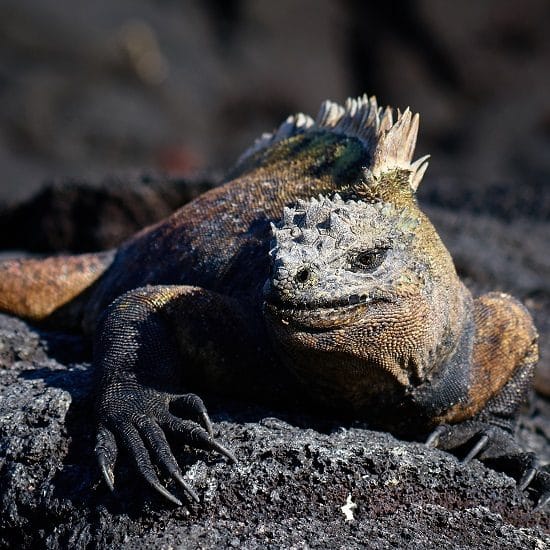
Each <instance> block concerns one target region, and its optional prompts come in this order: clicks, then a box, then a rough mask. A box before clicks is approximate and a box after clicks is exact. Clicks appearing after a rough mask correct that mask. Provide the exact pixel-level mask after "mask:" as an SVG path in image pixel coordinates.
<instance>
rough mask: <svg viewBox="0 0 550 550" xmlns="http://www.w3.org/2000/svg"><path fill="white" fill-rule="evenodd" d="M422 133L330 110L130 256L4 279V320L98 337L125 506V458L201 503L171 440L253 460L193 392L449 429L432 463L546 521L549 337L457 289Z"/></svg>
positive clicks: (30, 264) (103, 407) (252, 158)
mask: <svg viewBox="0 0 550 550" xmlns="http://www.w3.org/2000/svg"><path fill="white" fill-rule="evenodd" d="M417 128H418V116H414V117H413V116H411V114H410V112H409V111H405V112H404V113H399V114H398V117H397V121H396V122H395V123H393V118H392V114H391V110H390V109H386V110H385V111H382V110H381V109H379V108H378V107H377V105H376V102H375V100H374V99H373V98H371V99H370V100H369V99H368V98H366V97H363V98H360V99H358V100H349V101H348V102H347V103H346V107H345V108H342V107H340V106H338V105H336V104H334V103H330V102H326V103H325V104H324V105H323V107H322V108H321V112H320V114H319V116H318V118H317V120H316V121H315V122H314V121H313V120H312V119H310V118H309V117H306V116H304V115H297V116H295V117H290V118H289V119H288V120H287V121H286V122H285V123H284V124H283V125H282V126H281V127H280V128H279V129H278V130H277V132H276V133H274V134H270V135H266V136H263V137H262V138H261V139H260V140H259V141H258V142H257V143H256V144H255V145H254V147H252V148H251V149H250V150H249V151H247V152H246V153H245V155H244V156H243V157H241V159H240V161H239V162H238V164H237V166H236V167H235V168H234V169H233V171H232V173H231V174H230V175H229V176H228V178H227V183H225V184H224V185H222V186H221V187H218V188H216V189H213V190H211V191H209V192H207V193H205V194H203V195H201V196H199V197H198V198H197V199H195V200H194V201H192V202H191V203H189V204H187V205H185V206H184V207H183V208H181V209H180V210H178V211H177V212H175V213H174V214H173V215H172V216H170V217H169V218H167V219H166V220H164V221H162V222H160V223H158V224H156V225H154V226H151V227H149V228H146V229H145V230H143V231H141V232H140V233H138V234H137V235H135V236H134V237H133V238H132V239H130V240H129V241H127V242H126V243H124V244H123V245H122V246H120V247H119V248H118V249H117V250H116V251H114V252H111V253H106V254H103V255H85V256H74V257H64V258H57V259H53V260H52V259H47V260H44V261H37V260H30V261H24V260H23V261H16V260H11V261H5V262H3V263H0V308H2V309H3V310H4V311H7V312H10V313H14V314H17V315H19V316H22V317H25V318H28V319H31V320H33V321H35V322H44V323H50V324H51V323H60V322H65V324H70V323H73V324H74V323H76V322H78V323H79V324H80V326H81V327H82V328H83V329H84V330H85V331H86V332H88V333H94V334H95V348H94V363H95V366H96V368H97V369H98V371H99V372H100V373H101V380H100V385H99V389H98V399H97V422H98V429H97V445H96V455H97V458H98V461H99V464H100V467H101V469H102V471H103V474H104V477H105V479H106V481H107V483H108V484H109V486H110V487H111V488H112V487H113V484H114V478H113V469H114V464H115V461H116V457H117V451H118V446H119V445H122V446H124V447H125V448H126V449H127V450H128V451H129V452H130V455H131V456H133V458H134V459H135V462H136V466H137V469H138V471H139V472H140V473H141V474H142V476H143V478H144V479H145V480H146V481H147V482H148V483H149V484H150V485H151V486H152V487H154V488H155V489H156V490H158V491H159V492H161V493H162V494H163V495H164V496H166V497H167V498H168V499H169V500H171V501H172V502H175V503H180V500H179V499H178V498H176V497H175V496H174V495H172V494H170V493H169V492H168V491H167V490H166V489H165V488H164V487H163V486H162V485H161V483H160V481H159V479H158V477H157V475H156V472H155V468H154V464H155V463H156V464H158V465H160V466H162V468H163V469H165V470H166V471H167V472H168V473H169V474H170V475H171V476H172V477H174V479H176V480H177V481H178V482H179V483H180V485H181V486H182V488H183V490H184V491H185V493H186V494H187V495H188V496H189V497H190V498H193V499H195V500H198V496H197V495H196V494H195V492H194V491H193V489H192V488H191V487H189V486H188V485H187V484H186V483H185V482H184V481H183V478H182V474H181V471H180V469H179V466H178V464H177V462H176V460H175V459H174V457H173V454H172V452H171V450H170V447H169V444H168V442H167V440H166V436H165V432H166V431H172V432H177V433H179V434H180V435H181V436H183V437H184V438H185V439H186V440H187V442H189V443H190V444H192V445H196V446H201V447H205V448H208V449H214V450H217V451H219V452H221V453H222V454H224V455H226V456H227V457H228V458H229V459H231V460H232V459H234V457H233V455H232V453H231V452H230V451H228V450H227V449H225V448H224V447H222V446H221V445H220V444H219V443H217V442H216V441H215V440H214V439H213V437H212V428H211V425H210V421H209V419H208V415H207V413H206V409H205V408H204V405H203V403H202V401H201V400H200V398H198V397H197V396H196V395H195V394H191V393H184V394H182V393H179V392H181V391H182V390H184V389H185V390H190V389H193V390H194V391H198V390H201V389H208V390H209V391H214V392H218V393H226V394H231V395H239V396H241V397H250V396H254V397H255V398H256V399H264V400H271V401H278V402H282V403H285V402H288V401H289V400H290V399H292V396H293V395H297V394H299V393H300V392H301V391H303V389H304V388H305V389H307V390H309V393H310V394H311V399H312V400H313V401H316V402H318V403H321V404H322V406H323V407H324V408H330V409H336V410H338V411H340V412H345V413H349V414H352V415H354V416H357V417H361V418H364V419H367V420H369V421H370V422H372V423H373V424H376V425H379V426H380V427H382V428H385V429H390V430H392V431H394V432H396V433H406V434H409V435H410V434H412V433H414V434H419V433H423V432H426V433H427V432H428V431H430V430H432V429H434V428H435V431H434V432H433V434H432V436H431V437H430V438H429V441H428V443H429V444H430V445H439V446H440V447H442V448H445V449H455V448H457V447H458V446H460V445H463V444H467V445H469V447H470V452H469V453H468V454H467V456H466V459H467V460H469V459H471V458H473V457H474V456H479V457H480V458H481V459H484V460H487V461H488V462H491V463H493V464H497V465H498V464H500V465H504V467H505V469H507V470H508V471H515V472H516V473H518V474H520V475H521V476H522V479H521V481H520V487H521V488H525V487H527V486H528V485H529V484H530V483H534V484H535V485H536V486H537V487H538V489H539V491H540V494H541V496H540V499H539V504H538V505H539V506H544V504H545V503H546V502H547V501H548V499H549V498H550V476H549V475H548V474H547V473H546V472H544V471H541V470H540V469H539V468H538V464H537V462H536V459H535V457H533V456H532V455H530V454H527V453H524V452H522V450H521V449H519V447H518V446H517V445H516V443H515V442H514V439H513V435H512V431H513V427H514V423H515V419H516V417H517V410H518V407H519V406H520V404H521V403H522V402H523V400H524V399H525V396H526V392H527V390H528V388H529V384H530V378H531V376H532V372H533V367H534V364H535V363H536V359H537V357H536V355H537V346H536V338H537V334H536V331H535V329H534V327H533V324H532V321H531V319H530V317H529V315H528V313H527V312H526V310H525V309H524V308H523V307H522V306H521V305H520V304H519V303H518V302H516V301H515V300H514V299H513V298H511V297H509V296H506V295H502V294H488V295H485V296H482V297H480V298H478V299H476V300H474V299H473V298H472V297H471V295H470V293H469V292H468V291H467V290H466V288H465V287H464V285H463V284H462V283H461V282H460V280H459V279H458V276H457V274H456V271H455V268H454V265H453V262H452V259H451V257H450V255H449V253H448V252H447V250H446V249H445V247H444V245H443V244H442V242H441V240H440V239H439V237H438V235H437V233H436V231H435V229H434V228H433V226H432V225H431V223H430V222H429V220H428V219H427V218H426V217H425V216H424V214H423V213H422V212H421V211H420V209H419V208H418V206H417V204H416V199H415V191H416V188H417V187H418V184H419V182H420V180H421V178H422V175H423V173H424V171H425V169H426V166H427V164H426V159H425V158H424V159H420V160H419V161H416V162H412V155H413V152H414V145H415V141H416V133H417ZM337 194H338V195H337ZM319 195H321V197H320V198H319V199H318V200H317V199H314V198H313V197H317V196H319ZM341 197H343V198H341ZM289 205H294V206H293V207H291V208H284V207H285V206H289ZM281 216H282V219H281ZM278 220H279V221H278ZM272 222H277V223H276V224H274V225H272ZM22 296H25V297H26V299H25V300H24V301H22V300H21V297H22ZM176 411H177V412H178V415H176ZM184 418H186V419H184Z"/></svg>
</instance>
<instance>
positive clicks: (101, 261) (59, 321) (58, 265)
mask: <svg viewBox="0 0 550 550" xmlns="http://www.w3.org/2000/svg"><path fill="white" fill-rule="evenodd" d="M113 258H114V251H108V252H101V253H96V254H79V255H74V256H71V255H61V256H51V257H49V258H43V259H36V258H22V259H21V258H17V259H14V258H9V259H5V260H2V261H0V311H2V312H4V313H10V314H12V315H17V316H18V317H22V318H23V319H27V320H29V321H33V322H39V323H47V324H48V325H53V326H59V327H60V328H78V324H79V322H80V321H81V318H82V313H83V309H84V306H85V303H86V299H85V298H86V297H87V296H88V295H89V290H90V289H91V287H92V285H93V284H94V283H95V282H96V281H97V280H98V279H99V278H100V276H101V275H102V274H103V273H104V272H105V270H106V269H107V268H108V267H109V265H110V264H111V262H112V261H113ZM87 291H88V292H87Z"/></svg>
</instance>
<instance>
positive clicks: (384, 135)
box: [238, 94, 429, 202]
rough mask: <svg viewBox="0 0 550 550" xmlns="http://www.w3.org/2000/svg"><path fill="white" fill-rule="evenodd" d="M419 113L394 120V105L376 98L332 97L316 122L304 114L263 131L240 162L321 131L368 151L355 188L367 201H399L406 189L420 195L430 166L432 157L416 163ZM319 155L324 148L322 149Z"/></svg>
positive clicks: (404, 113) (403, 113)
mask: <svg viewBox="0 0 550 550" xmlns="http://www.w3.org/2000/svg"><path fill="white" fill-rule="evenodd" d="M418 124H419V116H418V114H414V115H413V114H412V113H411V111H410V110H409V109H408V108H407V109H405V110H404V111H400V110H399V109H397V117H396V120H395V122H394V115H393V110H392V109H391V107H386V108H385V109H383V108H382V107H379V106H378V104H377V101H376V98H375V97H374V96H372V97H370V98H369V97H368V96H367V95H366V94H365V95H363V96H361V97H359V98H357V99H352V98H349V99H348V100H347V101H346V103H345V105H344V106H341V105H339V104H338V103H335V102H332V101H325V102H323V103H322V105H321V108H320V110H319V113H318V115H317V117H316V118H315V120H314V119H313V118H311V117H310V116H308V115H305V114H303V113H298V114H296V115H292V116H289V117H288V118H287V119H286V120H285V122H283V123H282V124H281V125H280V126H279V128H278V129H277V130H275V131H274V132H272V133H265V134H263V135H262V136H261V137H260V138H259V139H258V140H256V142H255V143H254V145H253V146H252V147H250V148H249V149H248V150H247V151H245V153H244V154H243V155H242V156H241V157H240V159H239V162H238V165H240V164H243V163H245V162H246V161H247V160H248V159H250V158H252V157H254V156H255V155H257V154H259V153H261V152H265V153H268V154H269V153H270V151H271V150H274V149H276V148H275V147H274V146H276V145H277V144H279V143H281V144H283V143H285V142H288V141H289V140H292V139H293V138H296V137H297V136H303V135H308V134H309V135H313V134H316V133H320V134H325V135H326V134H327V133H330V135H331V136H333V137H334V136H341V137H345V138H351V139H356V140H358V141H359V142H360V143H361V145H362V147H363V149H364V153H365V155H364V158H363V166H362V177H361V178H360V182H358V183H357V184H356V185H355V186H353V188H352V190H353V191H355V192H356V193H355V194H356V195H357V196H359V197H362V198H365V199H367V200H372V199H384V200H389V199H393V200H394V202H398V201H399V198H398V195H401V194H402V193H403V192H406V195H408V196H410V195H411V194H414V193H415V192H416V190H417V188H418V185H419V183H420V181H421V179H422V177H423V175H424V173H425V171H426V169H427V168H428V159H429V155H426V156H423V157H421V158H419V159H417V160H416V161H414V162H413V154H414V149H415V145H416V139H417V135H418ZM316 154H318V152H316Z"/></svg>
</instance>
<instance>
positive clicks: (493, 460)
mask: <svg viewBox="0 0 550 550" xmlns="http://www.w3.org/2000/svg"><path fill="white" fill-rule="evenodd" d="M426 445H427V446H428V447H433V448H438V449H442V450H445V451H459V452H460V451H465V452H466V454H465V456H464V458H463V459H462V462H463V463H464V464H467V463H468V462H470V461H471V460H472V459H473V458H477V459H478V460H480V461H482V462H484V463H485V464H487V465H489V466H491V467H492V468H494V469H495V470H499V471H503V472H505V473H507V474H511V475H512V476H514V477H515V478H516V479H519V481H518V488H519V490H520V491H523V490H525V489H527V488H528V487H532V488H534V489H535V490H536V491H537V493H538V494H539V498H538V502H537V504H536V506H535V510H540V509H542V508H543V507H544V506H546V504H548V502H550V472H548V471H547V470H545V469H544V468H542V467H541V466H540V464H539V462H538V460H537V457H536V455H535V454H534V453H527V452H524V451H523V450H522V449H521V448H520V447H519V445H518V444H517V443H516V442H515V440H514V438H513V435H512V434H511V433H510V432H509V431H507V430H506V429H504V428H502V427H500V426H495V425H493V424H491V423H488V422H481V421H477V420H470V421H466V422H462V423H460V424H452V425H449V424H442V425H440V426H438V427H437V428H435V430H434V431H433V432H432V433H431V434H430V436H429V437H428V439H427V440H426Z"/></svg>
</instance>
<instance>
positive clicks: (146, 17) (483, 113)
mask: <svg viewBox="0 0 550 550" xmlns="http://www.w3.org/2000/svg"><path fill="white" fill-rule="evenodd" d="M549 24H550V3H549V2H548V1H547V0H465V1H463V2H455V1H453V0H400V1H398V0H387V1H384V2H380V1H365V0H342V1H336V0H301V1H299V2H296V1H293V0H279V1H278V2H271V1H269V0H254V1H251V0H249V1H245V0H223V1H216V0H203V1H198V0H197V1H193V0H179V1H176V0H118V1H117V2H112V1H109V0H95V1H94V2H82V1H80V2H79V1H76V2H75V1H74V0H1V2H0V166H1V168H2V175H1V178H2V179H1V182H2V183H1V187H0V200H1V201H3V202H6V201H11V200H13V199H20V198H24V197H27V196H28V195H29V194H30V193H31V192H32V191H34V190H36V189H37V188H38V187H39V186H41V185H42V184H43V183H44V181H45V180H48V179H50V178H55V177H59V176H63V177H66V176H78V177H88V176H92V177H93V178H100V177H102V176H103V175H105V174H111V175H112V174H114V173H121V172H122V173H125V171H127V170H129V169H131V170H135V169H155V170H158V169H160V170H163V171H167V172H170V173H174V174H180V175H181V174H188V173H190V172H192V171H194V170H196V169H198V168H203V167H208V168H222V169H223V168H225V167H227V166H228V165H230V164H231V163H232V162H233V161H234V159H235V158H236V157H237V156H238V155H239V153H240V152H242V150H243V149H244V148H245V147H247V146H248V145H249V144H250V142H251V141H252V140H253V139H254V138H255V137H256V136H258V135H259V134H260V133H261V132H263V131H266V130H269V129H271V128H273V127H274V126H275V125H277V124H278V123H279V122H281V120H282V119H283V118H285V117H286V116H287V115H288V114H289V113H293V112H296V111H304V112H307V113H312V114H315V112H316V111H317V109H318V106H319V104H320V102H321V101H322V100H324V99H327V98H331V99H334V100H343V99H345V98H346V97H348V96H357V95H360V94H363V93H364V92H368V93H369V94H373V93H375V94H376V95H377V97H378V99H379V101H380V102H381V103H382V104H384V105H385V104H391V105H394V106H399V107H402V108H403V107H406V106H408V105H410V106H411V108H412V109H414V110H415V111H418V112H420V113H421V115H422V123H421V133H420V142H419V147H418V152H419V154H425V153H428V152H429V153H431V154H432V155H433V160H432V164H431V168H430V171H429V175H428V178H427V182H426V187H428V185H429V186H430V187H433V185H434V184H433V183H432V182H433V181H434V180H435V181H438V182H439V184H440V185H444V180H447V179H448V178H451V179H454V178H464V179H467V180H475V181H476V182H477V185H478V186H481V185H483V184H485V183H487V182H493V183H494V182H495V181H499V182H505V183H506V184H509V185H521V186H522V187H524V188H525V190H526V191H525V192H526V196H528V194H529V193H530V192H531V190H532V189H533V186H535V185H543V184H545V183H546V182H547V180H548V178H549V175H550V155H549V154H548V149H549V147H550V94H549V91H550V33H549V32H548V28H549Z"/></svg>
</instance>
